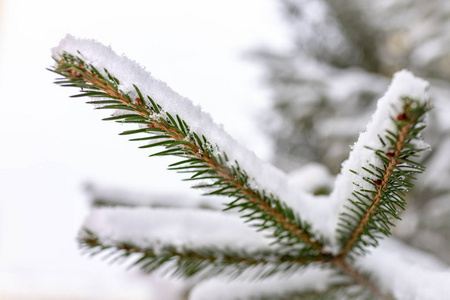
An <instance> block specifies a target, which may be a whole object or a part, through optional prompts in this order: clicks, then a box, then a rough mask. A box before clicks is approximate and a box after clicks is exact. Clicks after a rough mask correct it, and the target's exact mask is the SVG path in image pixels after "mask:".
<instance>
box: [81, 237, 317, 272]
mask: <svg viewBox="0 0 450 300" xmlns="http://www.w3.org/2000/svg"><path fill="white" fill-rule="evenodd" d="M79 243H80V246H81V248H82V249H83V250H84V252H85V253H88V254H90V255H91V256H95V255H98V254H100V253H104V252H105V250H107V251H108V252H109V253H108V255H107V259H109V261H110V262H121V261H123V260H124V259H128V258H129V259H131V260H133V259H134V262H133V263H132V264H131V265H130V268H132V267H135V266H139V267H140V268H141V270H143V271H144V272H147V273H150V272H153V271H155V270H159V269H162V270H165V271H166V272H167V273H170V275H173V276H179V277H191V276H194V275H199V276H200V277H201V278H208V277H211V276H214V275H218V274H223V273H224V274H226V275H228V276H230V277H237V276H239V275H240V274H242V273H243V272H245V271H247V270H249V269H251V268H256V269H257V270H258V272H253V273H252V275H251V276H252V278H253V279H263V278H266V277H269V276H272V275H274V274H277V273H283V274H284V275H286V274H293V273H295V272H296V271H298V270H299V269H300V268H303V267H305V266H306V265H309V264H311V263H315V262H318V261H320V258H318V257H317V256H316V257H298V256H297V255H295V254H294V253H286V252H283V250H280V249H274V250H273V251H256V252H255V251H253V252H248V251H246V250H245V249H240V250H236V249H227V248H225V249H220V248H218V247H202V248H193V247H180V246H175V245H161V246H154V247H152V246H149V247H146V248H142V247H140V246H137V245H135V244H133V243H132V242H121V241H108V245H105V244H104V243H102V241H101V239H100V238H99V237H98V236H97V235H96V234H95V233H94V232H92V231H90V230H87V229H84V231H83V233H82V235H81V237H80V238H79ZM165 267H167V268H165Z"/></svg>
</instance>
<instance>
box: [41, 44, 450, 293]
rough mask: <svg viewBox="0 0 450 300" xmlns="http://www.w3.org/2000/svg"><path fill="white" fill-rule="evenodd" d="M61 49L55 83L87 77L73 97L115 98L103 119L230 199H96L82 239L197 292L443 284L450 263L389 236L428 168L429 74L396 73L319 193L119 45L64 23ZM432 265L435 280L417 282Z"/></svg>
mask: <svg viewBox="0 0 450 300" xmlns="http://www.w3.org/2000/svg"><path fill="white" fill-rule="evenodd" d="M53 58H54V59H55V65H54V66H53V67H52V68H51V69H50V70H51V71H53V72H55V73H57V74H58V75H59V76H61V78H59V79H57V81H56V83H57V84H58V85H61V86H65V87H74V88H77V89H78V90H79V93H78V94H75V95H73V96H72V97H74V98H80V97H88V98H90V100H89V101H88V103H90V104H93V105H95V107H96V109H109V110H112V111H113V113H112V115H111V117H108V118H105V119H104V120H107V121H116V122H121V123H123V124H130V125H131V126H133V125H134V126H136V127H134V128H132V129H130V130H126V131H124V132H122V133H121V134H122V135H129V136H130V137H132V138H131V139H130V141H133V142H137V143H138V144H139V145H140V146H139V148H142V149H144V150H147V151H151V155H150V156H153V157H155V156H156V157H158V156H171V157H173V158H174V160H173V163H172V164H171V165H170V166H169V169H170V170H174V171H177V172H182V173H185V174H186V180H189V181H191V182H192V184H193V187H194V188H197V189H200V190H201V191H203V193H204V194H205V195H207V196H211V197H213V196H214V198H211V199H209V200H208V201H217V198H216V196H221V200H220V201H221V202H224V204H223V205H222V207H221V208H219V206H218V205H217V204H212V205H210V206H209V207H208V208H209V209H208V210H205V209H199V208H198V207H195V205H192V206H191V207H187V206H189V205H184V204H181V205H178V206H177V207H175V208H171V209H168V208H165V207H155V206H154V205H151V204H150V205H149V206H147V207H142V206H140V207H138V206H134V207H133V206H132V207H125V206H122V205H120V201H116V206H114V207H113V206H109V205H106V206H105V205H103V206H100V207H98V208H95V209H93V210H92V212H91V213H90V215H89V216H88V218H87V219H86V221H85V222H84V224H83V227H82V229H81V230H80V235H79V242H80V245H81V247H82V248H83V249H85V250H86V251H87V252H90V253H92V254H101V253H105V254H108V255H109V256H110V258H111V259H112V260H113V261H116V260H119V261H122V260H129V261H131V262H132V265H133V266H137V267H140V268H141V269H142V270H143V271H145V272H155V271H160V272H165V273H168V274H170V275H173V276H181V277H185V278H194V279H195V281H196V282H197V284H196V285H195V287H194V288H193V289H192V290H191V292H190V294H189V299H343V298H346V299H352V298H354V299H411V298H410V297H409V295H413V296H414V297H416V298H420V299H432V297H440V296H442V295H445V293H446V286H445V285H443V284H442V283H443V282H446V281H448V280H449V279H450V276H449V273H448V272H445V271H443V270H442V266H441V265H439V264H438V263H436V262H432V261H431V260H430V259H429V258H428V257H427V256H426V255H424V254H420V253H418V252H416V251H414V250H412V249H410V248H408V247H406V246H404V245H402V244H400V243H399V242H397V241H395V240H393V239H390V238H388V239H385V240H383V241H381V240H382V239H383V238H384V237H389V236H390V235H391V229H392V226H393V225H394V224H393V223H392V222H393V220H395V219H399V213H400V211H402V210H404V209H405V205H406V203H405V194H406V193H407V192H408V191H409V190H410V189H412V188H413V181H414V179H415V176H416V175H418V174H420V173H422V172H423V171H424V167H423V166H422V165H421V164H420V162H419V161H418V158H419V156H420V154H421V153H422V152H423V151H424V150H427V149H428V146H427V145H426V144H425V143H424V142H423V140H422V137H421V133H422V131H423V130H424V128H425V116H426V114H427V112H428V111H429V109H430V102H429V99H428V95H427V89H428V83H427V82H426V81H424V80H422V79H419V78H416V77H414V76H413V75H412V74H411V73H410V72H408V71H401V72H398V73H396V75H395V76H394V78H393V81H392V83H391V85H390V87H389V89H388V90H387V92H386V94H385V95H384V96H383V97H382V98H381V99H380V100H379V102H378V107H377V109H376V111H375V112H374V114H373V116H372V120H371V121H370V122H369V124H368V125H367V128H366V131H365V132H364V133H362V134H361V135H360V137H359V139H358V142H357V143H355V145H354V146H353V149H352V151H351V153H350V156H349V158H348V160H347V161H346V162H345V163H344V164H343V166H342V170H341V173H340V174H339V175H338V177H337V179H336V181H335V185H334V189H333V191H332V192H331V194H330V195H328V196H324V195H322V196H315V195H313V194H310V193H306V192H303V191H301V190H299V189H297V188H296V187H295V186H292V184H290V182H289V179H288V177H287V175H286V174H285V173H284V172H282V171H280V170H278V169H277V168H275V167H273V166H272V165H270V164H268V163H266V162H264V161H262V160H260V159H258V158H257V157H256V156H255V155H254V154H253V153H252V152H251V151H249V150H247V149H245V148H244V147H242V146H240V145H239V144H238V143H237V142H236V141H235V140H234V139H233V138H232V137H230V136H229V135H228V134H227V133H226V132H224V131H223V129H222V128H221V127H220V126H218V125H216V124H215V123H214V122H213V121H212V120H211V118H210V116H209V115H207V114H206V113H204V112H203V111H201V109H200V108H198V107H196V106H194V105H193V104H192V103H191V102H190V101H189V100H188V99H186V98H183V97H181V96H179V95H178V94H176V93H175V92H174V91H172V90H171V89H170V88H169V87H168V86H167V85H166V84H165V83H163V82H161V81H158V80H156V79H154V78H153V77H152V76H150V75H149V74H148V73H147V72H145V71H144V70H143V69H142V68H141V67H140V66H139V65H137V64H136V63H134V62H132V61H130V60H128V59H127V58H126V57H124V56H118V55H116V54H115V53H114V52H113V51H112V50H111V49H110V48H108V47H105V46H103V45H101V44H99V43H98V42H95V41H92V40H79V39H76V38H73V37H71V36H68V37H66V38H65V39H64V40H63V41H62V42H61V44H60V45H59V46H58V47H57V48H55V49H54V50H53ZM187 200H188V199H187ZM187 200H186V199H179V201H178V203H183V201H187ZM99 202H101V201H99ZM109 203H110V202H109ZM199 206H202V205H199ZM380 243H381V245H380ZM411 260H414V261H415V262H416V263H417V264H416V265H415V266H413V267H412V266H411V265H410V261H411ZM424 276H425V277H426V279H427V282H426V285H423V284H418V282H419V281H421V280H423V278H424ZM230 278H231V279H233V280H232V281H229V279H230ZM430 289H431V290H432V291H433V292H432V293H431V294H430ZM430 297H431V298H430Z"/></svg>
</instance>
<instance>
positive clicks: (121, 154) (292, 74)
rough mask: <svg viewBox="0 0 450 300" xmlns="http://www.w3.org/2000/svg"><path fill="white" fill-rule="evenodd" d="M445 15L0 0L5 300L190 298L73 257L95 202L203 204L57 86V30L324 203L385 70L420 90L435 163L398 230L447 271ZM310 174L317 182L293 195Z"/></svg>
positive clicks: (310, 1)
mask: <svg viewBox="0 0 450 300" xmlns="http://www.w3.org/2000/svg"><path fill="white" fill-rule="evenodd" d="M449 16H450V3H447V1H445V0H402V1H396V2H395V3H393V1H388V0H380V1H376V2H374V3H372V2H361V1H356V0H345V1H344V0H342V1H341V0H296V1H294V0H258V1H256V0H249V1H237V0H232V1H227V2H223V3H222V2H221V3H215V2H213V1H205V0H191V1H181V0H168V1H137V0H129V1H126V4H125V3H120V4H116V3H115V2H114V1H100V0H91V1H87V0H80V1H76V2H63V1H56V0H42V1H31V0H0V101H1V104H2V105H1V108H0V139H1V146H0V154H1V155H0V299H171V298H173V299H177V297H179V294H180V293H183V290H185V289H186V285H185V283H182V282H174V281H168V280H164V279H159V278H156V277H154V276H143V275H142V274H140V273H139V272H138V271H133V270H131V271H126V270H125V269H126V268H125V266H120V265H119V266H117V265H112V266H110V265H108V264H107V263H105V262H103V261H101V260H100V259H98V258H94V259H89V258H88V257H86V256H82V255H81V253H80V251H79V250H78V248H77V243H76V235H77V231H78V230H79V227H80V225H81V223H82V221H83V218H84V217H85V216H86V215H87V214H88V212H89V207H90V205H91V204H92V203H94V204H95V203H98V202H99V200H101V202H102V203H103V204H104V203H113V202H117V201H119V202H120V201H122V202H127V203H128V204H129V203H132V202H133V198H134V199H137V198H139V197H141V195H148V197H149V198H152V197H153V198H155V197H156V198H158V199H164V198H165V197H170V195H167V191H168V190H170V191H171V193H174V194H178V195H183V196H184V197H187V198H193V199H195V198H197V197H198V195H197V194H196V193H195V192H193V191H191V190H190V189H189V185H188V184H187V183H182V182H181V181H180V179H181V178H183V177H182V176H181V175H179V174H174V173H171V172H168V171H166V166H167V164H168V162H169V161H170V160H168V161H166V160H163V159H161V158H158V159H151V158H150V159H149V158H147V156H148V153H147V152H145V151H141V150H138V149H137V148H136V145H134V144H132V143H128V142H126V140H127V139H126V138H125V137H121V136H118V135H117V133H118V132H120V131H121V125H117V124H111V123H106V122H100V121H99V119H100V118H101V117H104V116H105V114H104V112H98V111H94V110H93V109H92V107H90V106H88V105H84V104H82V103H80V102H82V101H80V100H79V99H69V98H68V97H69V95H71V94H73V92H74V91H73V90H70V89H61V88H58V87H57V86H56V85H53V84H52V82H53V80H54V79H55V75H54V74H52V73H50V72H48V71H47V70H45V68H46V67H49V66H51V65H52V64H53V61H52V59H51V57H50V49H51V48H52V47H55V46H56V45H57V44H58V42H59V40H60V39H62V38H63V37H64V36H65V35H66V34H67V33H70V34H73V35H75V36H78V37H83V38H94V39H97V40H99V41H100V42H102V43H104V44H110V45H111V46H112V47H113V49H114V50H115V51H116V52H117V53H120V54H121V53H124V54H126V55H127V56H128V57H129V58H131V59H133V60H136V61H138V62H139V63H140V64H141V65H143V66H145V67H146V69H147V70H149V71H150V72H151V73H152V74H153V75H154V76H155V77H157V78H159V79H161V80H163V81H165V82H167V83H168V85H169V86H171V87H172V88H173V89H174V90H175V91H177V92H178V93H180V94H181V95H184V96H186V97H188V98H190V99H191V100H192V101H194V102H195V103H198V104H200V105H201V106H202V107H203V108H204V110H206V111H208V112H209V113H210V114H211V115H212V117H213V118H214V119H215V120H216V121H217V122H218V123H221V124H223V125H224V127H225V129H226V130H227V131H229V132H230V133H231V135H233V136H234V137H235V138H236V139H237V140H239V141H240V142H241V143H243V144H244V145H246V146H248V147H249V148H250V149H252V150H253V151H255V152H256V153H257V154H258V155H259V156H260V157H262V158H263V159H266V160H271V161H272V162H274V163H275V164H276V165H277V166H278V167H280V168H282V169H284V170H285V171H286V172H289V173H290V174H291V176H292V179H293V180H297V181H298V184H299V187H301V188H303V189H305V190H307V191H308V192H311V193H315V194H327V193H329V192H330V190H331V188H332V184H333V176H334V175H335V174H337V172H338V171H339V166H340V164H341V162H342V161H343V160H344V159H345V158H346V156H347V155H348V151H349V145H351V144H353V142H354V141H355V140H356V138H357V135H358V133H359V132H360V131H362V130H364V128H365V124H366V123H367V121H368V120H369V118H370V115H371V114H372V112H373V110H374V108H375V105H376V100H377V99H378V98H380V97H381V96H382V95H383V93H384V91H385V90H386V88H387V87H388V85H389V82H390V78H391V76H392V74H393V73H394V72H395V71H397V70H400V69H402V68H408V69H410V70H411V71H413V72H414V73H415V74H416V75H418V76H422V77H424V78H426V79H427V80H429V81H430V82H431V85H432V88H431V91H430V93H431V96H432V99H433V103H434V106H435V109H434V111H433V112H432V113H431V116H430V118H429V121H430V126H429V128H428V130H427V132H426V137H425V139H426V141H427V142H428V143H429V144H431V146H432V148H433V152H426V153H425V154H424V156H423V160H424V161H425V163H426V165H427V167H428V170H427V172H426V173H425V174H424V176H422V177H421V178H420V179H419V180H418V181H417V188H416V189H415V190H413V192H412V193H410V194H408V201H409V203H410V204H409V207H408V209H407V211H406V212H405V213H404V214H403V218H404V219H405V221H404V222H402V223H399V224H398V227H397V228H396V231H395V234H396V236H397V237H399V238H401V239H402V240H404V241H406V242H407V243H409V244H411V245H413V246H416V247H419V248H422V249H424V250H426V251H430V252H431V253H433V254H434V255H436V256H437V257H439V258H440V259H442V260H444V261H446V262H447V263H450V251H449V249H450V242H449V241H450V230H449V229H450V221H449V220H450V197H449V192H450V138H449V137H450V136H449V132H450V86H449V79H450V50H449V49H450V47H449V46H450V18H449ZM312 173H314V174H322V175H321V176H320V178H322V180H319V181H318V182H315V183H312V184H310V185H308V186H304V185H302V182H304V180H303V179H304V178H308V176H309V175H311V174H312ZM111 191H120V192H113V193H111ZM119 194H120V197H119V198H121V199H117V195H119ZM155 195H156V196H155ZM166 195H167V196H166ZM114 196H116V198H114ZM146 197H147V196H146ZM113 198H114V199H113ZM161 201H162V200H161ZM135 202H139V201H135ZM162 290H163V291H164V293H165V294H164V296H161V291H162ZM180 291H181V292H180ZM171 293H172V294H171Z"/></svg>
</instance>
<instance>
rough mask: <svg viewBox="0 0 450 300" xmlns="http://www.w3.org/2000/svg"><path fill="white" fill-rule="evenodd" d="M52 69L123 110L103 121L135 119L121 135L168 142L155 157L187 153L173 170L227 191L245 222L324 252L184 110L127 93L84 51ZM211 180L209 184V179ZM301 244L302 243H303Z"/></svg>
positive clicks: (304, 249) (102, 105)
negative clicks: (177, 111)
mask: <svg viewBox="0 0 450 300" xmlns="http://www.w3.org/2000/svg"><path fill="white" fill-rule="evenodd" d="M55 60H56V65H55V67H54V68H52V69H50V70H51V71H53V72H55V73H57V74H59V75H62V76H63V77H64V78H63V79H61V80H57V81H56V82H55V83H56V84H59V85H61V86H69V87H78V88H80V89H81V92H80V93H79V94H77V95H74V96H72V97H75V98H78V97H91V98H93V99H94V100H93V101H89V102H88V103H90V104H94V105H96V106H97V107H96V108H97V109H113V110H116V111H118V112H119V113H118V114H116V115H113V116H112V117H109V118H105V119H104V120H114V121H118V122H120V123H136V124H139V125H140V128H139V129H134V130H127V131H124V132H122V133H121V135H133V134H146V135H145V136H143V137H139V138H134V139H131V141H140V142H142V141H145V142H147V144H145V145H142V146H141V147H140V148H152V147H156V146H161V147H164V148H165V150H163V151H160V152H157V153H154V154H152V155H151V156H167V155H172V156H176V157H180V158H182V160H180V161H177V162H176V163H173V164H171V165H170V166H169V169H171V170H176V171H179V172H184V173H191V174H193V175H191V176H190V178H188V179H187V180H197V181H198V180H201V181H202V184H200V185H197V186H196V187H198V188H203V189H207V190H208V192H207V193H206V194H208V195H223V196H227V197H231V198H234V199H235V200H234V201H232V202H230V203H229V204H228V205H227V206H228V207H227V208H228V209H235V208H237V209H239V210H240V211H241V215H242V217H243V218H244V219H246V221H248V222H251V224H252V225H253V226H256V227H258V228H259V229H260V230H267V231H268V232H270V233H271V234H272V235H273V236H274V237H275V242H276V243H281V244H284V245H286V246H297V248H298V250H299V252H300V254H301V255H304V256H308V257H310V256H311V255H318V256H320V255H321V251H322V248H323V244H322V242H321V241H320V240H321V239H320V237H316V236H314V235H313V233H312V231H311V225H310V224H309V223H307V222H305V221H303V220H302V219H301V218H300V216H298V215H297V214H296V213H295V212H294V211H293V210H292V209H291V208H290V207H288V206H287V205H286V204H285V203H283V202H282V201H280V200H279V199H278V198H277V197H276V196H274V195H273V194H270V193H267V192H265V191H264V190H262V189H258V188H254V187H253V186H252V184H251V183H250V182H251V180H252V178H249V176H248V175H247V172H246V171H245V170H243V169H241V167H240V166H239V163H238V162H237V161H234V162H232V161H230V160H229V159H228V156H227V154H226V153H225V152H223V151H221V150H220V149H219V148H218V146H217V145H213V144H211V143H210V142H209V141H208V139H207V137H205V136H204V135H201V136H200V135H199V134H197V133H196V132H194V131H192V130H190V126H189V124H187V123H186V122H185V121H184V120H183V119H182V118H181V116H179V115H175V116H172V115H171V114H170V113H169V112H167V111H164V109H163V108H162V106H161V105H159V104H158V103H157V100H154V99H152V98H151V97H150V96H149V95H143V94H142V93H141V91H140V89H139V87H138V86H136V85H133V86H134V92H133V93H131V92H129V93H126V92H123V91H122V90H121V89H120V88H119V86H120V79H118V78H117V77H115V74H111V73H110V72H109V71H108V70H107V69H103V70H102V71H99V70H97V68H96V67H95V66H93V65H92V64H89V63H86V62H85V61H84V60H83V58H82V54H81V53H79V54H78V55H72V54H70V53H67V52H63V53H60V54H59V58H56V59H55ZM205 181H206V183H204V182H205ZM298 245H301V247H298Z"/></svg>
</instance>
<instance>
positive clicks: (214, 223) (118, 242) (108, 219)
mask: <svg viewBox="0 0 450 300" xmlns="http://www.w3.org/2000/svg"><path fill="white" fill-rule="evenodd" d="M78 239H79V241H80V244H81V245H82V247H83V248H85V249H86V251H87V252H89V253H93V254H96V253H100V252H102V251H104V250H110V252H111V253H110V254H109V255H110V256H111V257H113V261H115V260H121V259H123V258H129V257H131V256H133V255H134V256H135V263H134V265H137V266H140V267H141V268H142V269H143V270H144V271H154V270H157V269H161V268H162V269H163V270H164V271H167V272H169V273H172V274H175V275H184V276H192V275H194V274H197V273H201V274H202V276H206V275H208V276H211V275H214V274H218V273H222V272H225V273H226V274H228V275H230V274H231V275H233V276H237V275H240V273H242V272H243V271H246V272H247V273H246V274H247V277H252V278H261V277H265V276H269V275H272V274H274V273H277V272H294V271H296V270H298V269H299V268H301V267H304V266H305V265H307V264H309V263H311V262H314V258H312V259H302V258H298V257H297V256H295V254H296V252H293V251H292V250H291V251H290V252H289V250H288V249H283V248H280V247H279V246H276V245H273V244H270V241H269V240H268V239H266V238H264V234H263V233H261V232H257V231H255V230H253V229H252V228H251V227H249V226H246V224H244V223H243V222H242V221H241V220H240V219H239V218H236V217H235V216H234V215H227V214H223V213H220V212H216V211H204V210H196V209H165V208H157V209H152V208H128V207H127V208H123V207H106V208H105V207H103V208H98V209H94V210H93V211H92V212H91V213H90V215H89V216H88V218H87V219H86V220H85V222H84V224H83V228H82V230H81V231H80V234H79V237H78ZM249 270H250V271H249Z"/></svg>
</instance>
